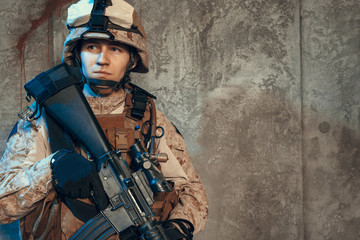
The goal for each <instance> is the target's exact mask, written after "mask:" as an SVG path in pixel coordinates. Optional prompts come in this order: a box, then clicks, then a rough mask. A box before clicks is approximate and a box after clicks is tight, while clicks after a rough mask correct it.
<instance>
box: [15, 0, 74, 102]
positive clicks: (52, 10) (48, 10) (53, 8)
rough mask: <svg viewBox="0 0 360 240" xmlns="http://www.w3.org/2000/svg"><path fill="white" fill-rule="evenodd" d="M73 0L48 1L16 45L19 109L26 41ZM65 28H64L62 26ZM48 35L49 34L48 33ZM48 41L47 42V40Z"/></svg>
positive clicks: (23, 79) (24, 76)
mask: <svg viewBox="0 0 360 240" xmlns="http://www.w3.org/2000/svg"><path fill="white" fill-rule="evenodd" d="M72 2H74V0H48V1H47V3H46V6H45V10H44V13H43V15H42V16H40V18H38V19H34V20H31V21H30V22H31V28H30V29H29V30H28V31H27V32H26V33H24V34H23V35H22V36H21V37H20V38H19V40H18V43H17V45H16V49H17V50H18V56H19V60H20V69H21V81H20V95H21V96H20V99H21V102H20V108H22V98H23V96H22V88H23V82H24V81H25V79H26V75H25V59H24V52H25V46H26V41H27V40H28V38H29V37H30V35H31V34H32V33H33V32H34V31H35V30H36V29H37V28H38V27H39V26H40V25H42V24H43V23H44V22H45V21H47V20H48V19H49V18H50V17H51V16H53V15H55V14H56V15H58V16H60V15H61V14H62V11H63V10H64V6H65V5H67V4H68V3H72ZM64 27H65V26H64ZM48 34H49V33H48ZM48 41H49V40H48Z"/></svg>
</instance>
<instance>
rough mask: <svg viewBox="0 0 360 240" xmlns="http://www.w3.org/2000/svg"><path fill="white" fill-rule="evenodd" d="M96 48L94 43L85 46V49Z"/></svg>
mask: <svg viewBox="0 0 360 240" xmlns="http://www.w3.org/2000/svg"><path fill="white" fill-rule="evenodd" d="M96 48H97V46H96V45H95V44H89V45H88V46H87V49H89V50H94V49H96Z"/></svg>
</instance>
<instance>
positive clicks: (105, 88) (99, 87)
mask: <svg viewBox="0 0 360 240" xmlns="http://www.w3.org/2000/svg"><path fill="white" fill-rule="evenodd" d="M134 64H135V58H134V54H133V52H132V51H130V62H129V65H128V66H127V68H126V71H125V73H124V75H123V77H122V78H121V79H120V81H113V80H101V79H94V78H86V77H85V76H84V74H83V73H82V71H81V73H82V76H83V80H84V82H86V83H87V84H88V85H89V87H90V88H91V90H92V91H93V92H94V93H95V94H96V95H109V94H111V93H112V92H113V91H114V90H117V89H120V88H121V87H122V86H124V85H125V84H126V83H129V82H130V81H131V78H130V72H131V70H132V69H133V66H134ZM79 65H80V64H79ZM80 69H81V65H80Z"/></svg>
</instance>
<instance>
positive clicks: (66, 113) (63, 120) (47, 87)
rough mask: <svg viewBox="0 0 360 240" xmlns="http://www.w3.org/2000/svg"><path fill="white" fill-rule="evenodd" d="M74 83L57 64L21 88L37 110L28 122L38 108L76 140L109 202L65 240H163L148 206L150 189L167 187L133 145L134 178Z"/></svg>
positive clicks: (70, 71)
mask: <svg viewBox="0 0 360 240" xmlns="http://www.w3.org/2000/svg"><path fill="white" fill-rule="evenodd" d="M79 79H80V75H79V73H78V69H76V68H72V67H69V66H67V65H66V64H60V65H58V66H56V67H54V68H52V69H50V70H48V71H46V72H43V73H41V74H39V75H38V76H36V77H35V78H34V79H32V80H31V81H29V82H28V83H27V84H26V85H25V90H26V91H27V99H31V97H33V98H35V100H36V104H37V105H38V106H37V108H36V109H37V110H38V112H36V111H35V112H34V113H33V114H32V115H31V116H30V120H31V118H35V117H36V116H37V115H39V114H40V113H39V111H41V109H42V107H43V108H44V109H45V111H46V112H47V114H49V115H50V116H51V117H52V118H53V119H55V120H56V122H57V123H58V124H59V125H60V126H62V127H63V128H64V130H65V131H66V132H68V133H69V134H70V135H71V136H72V137H73V138H75V140H78V141H80V142H81V144H82V145H83V146H84V147H85V148H86V150H87V151H88V152H89V153H90V155H91V156H92V158H94V160H95V161H96V163H97V165H98V169H99V176H100V179H101V181H102V184H103V186H104V189H105V192H106V194H107V196H108V198H109V200H110V205H109V206H108V207H107V208H106V209H105V210H103V211H101V214H99V215H97V216H96V217H95V218H94V219H91V220H89V221H88V222H86V223H85V224H84V225H83V226H82V228H81V229H79V231H77V232H76V233H75V235H74V236H72V238H71V239H107V238H108V237H109V236H111V235H113V234H115V233H118V234H122V235H121V239H126V237H125V236H124V234H123V233H124V232H127V234H128V233H129V232H132V233H136V234H138V237H139V238H141V239H145V240H148V239H152V240H167V239H168V237H167V236H166V234H165V233H164V230H163V228H162V226H161V225H159V223H158V222H157V221H156V220H155V218H154V217H155V215H154V213H153V211H152V210H151V208H150V205H151V204H152V203H153V202H154V199H153V190H154V189H155V191H156V189H158V190H159V191H172V187H171V186H170V184H168V182H166V181H165V179H164V177H163V176H162V174H161V173H160V172H159V171H158V170H157V168H156V167H155V166H154V165H153V164H152V162H151V161H150V160H149V158H147V157H146V154H144V153H143V152H144V150H143V149H142V147H141V145H140V144H139V143H138V144H135V145H133V146H132V147H131V150H132V152H133V153H134V155H135V160H136V161H135V162H136V163H137V164H138V167H139V170H137V171H136V172H134V173H132V172H131V170H130V169H129V166H128V165H127V164H126V162H125V161H124V160H123V158H122V157H121V154H120V153H119V152H116V151H113V150H112V148H111V145H110V143H109V142H108V140H107V139H106V137H105V134H104V133H103V131H102V129H101V127H100V125H99V123H98V122H97V120H96V118H95V115H94V113H93V112H92V110H91V108H90V106H89V104H88V102H87V101H86V99H85V96H84V95H83V93H82V89H81V84H80V81H79ZM149 182H151V184H152V187H151V188H150V187H149ZM154 183H155V184H154ZM154 186H155V187H154ZM124 230H126V231H124ZM128 239H134V238H133V237H128Z"/></svg>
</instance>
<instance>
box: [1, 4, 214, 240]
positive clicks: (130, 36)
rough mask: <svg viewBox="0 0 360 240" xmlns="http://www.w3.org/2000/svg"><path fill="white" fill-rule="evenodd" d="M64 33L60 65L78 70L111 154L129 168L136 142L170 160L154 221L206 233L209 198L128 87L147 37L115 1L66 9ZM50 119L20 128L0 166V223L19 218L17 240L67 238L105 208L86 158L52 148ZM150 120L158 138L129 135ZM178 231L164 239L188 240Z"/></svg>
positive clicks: (175, 140)
mask: <svg viewBox="0 0 360 240" xmlns="http://www.w3.org/2000/svg"><path fill="white" fill-rule="evenodd" d="M94 2H95V3H94ZM67 27H68V29H69V35H68V36H67V38H66V40H65V43H64V50H63V63H66V64H67V65H69V66H74V67H79V68H80V69H81V74H82V81H83V83H84V85H83V86H84V87H83V93H84V95H85V96H86V99H87V101H88V103H89V105H90V106H91V108H92V110H93V112H94V113H95V115H96V117H97V120H98V121H99V123H100V125H101V127H102V129H103V131H104V132H105V134H106V136H107V137H108V140H109V142H110V144H111V145H112V146H113V148H114V149H119V150H121V152H122V156H123V157H124V158H125V160H126V162H127V163H128V165H129V166H132V162H131V161H132V158H131V155H130V154H129V151H130V150H129V147H130V146H131V145H132V144H133V143H134V142H135V141H137V140H139V141H141V143H142V145H143V146H144V147H145V148H146V151H148V152H149V153H150V154H155V153H166V154H167V156H168V160H167V161H165V162H160V167H161V171H162V174H163V175H164V177H165V178H166V179H167V180H171V181H172V183H173V184H174V189H175V190H174V191H173V192H172V193H169V194H165V196H164V195H161V196H155V200H156V201H155V203H154V204H153V205H152V209H153V211H154V213H155V214H156V216H157V220H158V221H164V220H167V219H185V220H187V221H190V222H191V223H192V224H193V225H194V228H195V232H198V231H200V230H202V229H204V226H205V223H206V219H207V208H208V205H207V198H206V194H205V190H204V187H203V185H202V183H201V181H200V179H199V177H198V175H197V173H196V171H195V169H194V167H193V166H192V163H191V160H190V158H189V155H188V153H187V150H186V147H185V142H184V139H183V138H182V136H181V135H180V134H179V133H178V131H177V129H176V128H175V127H174V126H173V125H172V124H171V122H169V120H168V119H167V118H166V117H165V116H164V114H163V113H161V112H159V111H157V110H156V109H155V105H154V103H153V101H152V99H151V98H152V95H151V94H148V93H147V92H146V91H144V90H142V89H140V88H138V87H137V86H135V85H133V84H131V82H130V80H131V79H130V72H139V73H146V72H148V50H147V44H146V35H145V31H144V29H143V26H142V24H141V21H140V18H139V16H138V15H137V13H136V12H135V11H134V8H133V7H132V6H131V5H129V4H128V3H127V2H125V1H123V0H108V1H106V0H103V1H88V0H80V1H79V2H78V3H76V4H73V5H72V6H70V7H69V9H68V17H67ZM144 96H145V97H144ZM149 102H151V103H150V104H149ZM36 104H37V103H34V105H36ZM34 108H35V107H33V109H34ZM154 114H155V116H154ZM50 120H51V119H50V118H49V117H48V116H47V115H46V114H44V112H43V111H42V112H41V113H39V116H38V117H37V118H35V119H31V120H30V121H29V120H27V119H21V120H19V121H18V123H17V124H16V125H15V127H14V129H13V131H12V132H11V134H10V136H9V139H8V142H7V147H6V150H5V153H4V155H3V157H2V158H1V161H0V184H1V188H0V222H1V223H2V224H6V223H10V222H13V221H16V220H18V219H20V229H21V236H22V239H69V238H70V237H71V236H73V234H74V233H75V232H76V231H77V230H78V229H79V228H80V227H81V226H82V225H83V224H84V223H85V222H87V221H88V220H89V219H91V218H92V217H94V214H96V213H97V212H98V211H99V210H103V209H104V208H105V207H106V206H107V204H108V198H107V196H106V194H105V192H104V189H103V187H102V184H101V181H100V180H99V176H98V174H97V171H95V169H96V166H95V164H94V162H92V161H91V156H89V155H88V153H87V152H86V151H84V149H83V148H82V146H80V145H79V144H78V143H77V142H74V143H73V145H74V146H75V150H76V151H69V150H65V149H57V148H56V146H58V145H59V144H57V142H56V140H57V138H58V136H56V134H55V133H54V132H53V130H52V127H51V124H50ZM149 121H153V122H154V123H155V124H156V125H155V126H159V127H158V129H159V130H161V131H162V132H163V136H162V137H161V138H155V139H154V138H150V137H149V135H148V134H146V132H142V133H144V134H140V137H139V136H138V135H137V134H136V133H135V130H134V129H135V126H139V127H140V128H141V129H143V126H144V127H145V128H144V129H146V127H147V126H148V124H149ZM136 136H137V137H136ZM55 150H57V151H55ZM90 197H92V198H90ZM179 224H180V225H181V223H179ZM179 224H172V225H169V224H167V225H164V228H165V231H166V232H167V233H168V235H169V238H170V239H183V238H186V239H191V235H192V234H191V228H190V232H188V233H186V231H187V230H189V228H184V229H181V226H180V225H179ZM185 225H186V226H188V225H187V224H185ZM190 225H191V224H190ZM174 226H176V227H177V228H174ZM174 229H175V230H174ZM178 229H181V230H178ZM179 234H180V235H179ZM113 238H114V239H118V238H119V236H112V237H111V239H113ZM122 239H124V238H123V237H122ZM130 239H134V237H132V238H130ZM135 239H136V238H135Z"/></svg>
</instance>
